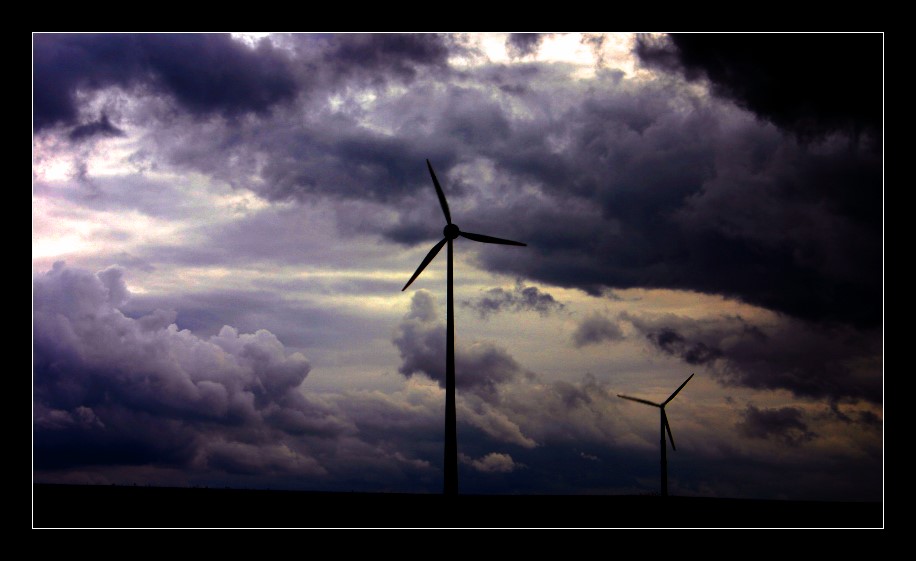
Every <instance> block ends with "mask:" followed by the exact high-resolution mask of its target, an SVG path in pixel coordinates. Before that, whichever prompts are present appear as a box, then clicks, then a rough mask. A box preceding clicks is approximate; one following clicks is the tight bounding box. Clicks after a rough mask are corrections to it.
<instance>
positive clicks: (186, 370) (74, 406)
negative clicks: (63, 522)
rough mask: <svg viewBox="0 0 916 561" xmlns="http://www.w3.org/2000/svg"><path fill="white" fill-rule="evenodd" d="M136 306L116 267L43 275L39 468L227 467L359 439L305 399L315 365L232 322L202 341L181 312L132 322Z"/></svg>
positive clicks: (305, 467) (302, 457)
mask: <svg viewBox="0 0 916 561" xmlns="http://www.w3.org/2000/svg"><path fill="white" fill-rule="evenodd" d="M128 298H129V292H128V290H127V287H126V285H125V283H124V280H123V278H122V272H121V270H120V269H117V268H109V269H106V270H104V271H101V272H99V273H97V274H92V273H89V272H88V271H85V270H81V269H72V268H68V267H66V266H64V265H63V263H57V264H56V265H55V266H54V268H53V269H52V270H51V271H49V272H47V273H46V274H44V275H40V276H38V277H36V278H35V279H34V331H33V337H34V355H33V359H34V399H35V465H36V467H37V468H39V469H44V468H61V467H66V466H80V465H88V466H91V465H139V464H154V465H169V466H174V467H179V468H195V467H196V468H200V467H202V466H206V465H208V463H210V462H212V465H211V466H210V467H212V468H215V469H228V466H230V465H236V466H241V465H244V464H245V463H246V462H247V461H248V460H246V459H245V458H246V457H247V456H249V455H250V454H251V453H253V452H252V451H253V450H254V449H256V448H259V447H263V448H264V453H265V454H266V455H267V456H270V455H271V454H274V453H275V452H276V449H275V443H276V442H277V441H278V440H283V439H284V438H291V437H309V438H317V439H319V440H320V439H328V438H330V439H333V438H336V437H337V436H339V435H341V434H345V433H347V432H348V431H352V425H350V423H349V422H348V421H347V420H346V419H343V418H342V416H341V415H340V413H339V412H338V411H336V410H335V409H334V408H333V407H332V406H330V405H328V404H326V403H323V402H321V401H320V400H316V399H313V398H309V397H307V396H306V395H305V394H303V393H301V392H299V391H298V389H297V388H298V387H299V385H300V384H301V383H302V382H303V380H305V377H306V376H307V375H308V373H309V370H310V369H311V367H310V365H309V363H308V361H307V360H306V359H305V358H304V357H303V356H302V355H300V354H298V353H293V354H290V353H288V352H287V351H286V349H285V348H284V346H283V344H282V343H281V342H280V341H279V340H278V339H277V338H276V337H275V336H274V335H273V334H272V333H270V332H268V331H265V330H259V331H257V332H255V333H250V334H240V333H238V331H236V330H235V329H233V328H231V327H228V326H225V327H223V328H222V329H221V330H220V332H219V334H218V335H215V336H212V337H210V338H208V339H202V338H199V337H197V336H195V335H193V334H191V332H189V331H186V330H179V329H178V328H177V326H176V325H175V324H174V323H171V322H172V321H174V319H175V317H176V315H175V313H174V312H170V311H165V310H157V311H155V312H153V313H151V314H149V315H146V316H144V317H142V318H139V319H132V318H129V317H126V316H125V315H123V314H122V313H121V312H120V310H119V308H120V307H122V306H123V305H124V304H125V303H126V301H127V300H128ZM236 452H237V454H236ZM285 457H286V459H287V463H286V464H285V465H286V466H287V468H288V469H287V472H288V473H295V472H296V469H295V468H296V466H297V465H298V466H299V467H301V468H302V473H308V474H315V473H320V472H321V469H322V468H321V466H320V464H318V463H317V462H316V460H314V459H313V458H311V457H310V456H309V455H308V453H307V452H306V449H305V448H302V447H300V448H299V449H298V450H296V449H287V450H286V452H285ZM232 458H234V460H233V459H232ZM233 461H234V462H236V463H235V464H232V462H233ZM278 465H279V464H276V463H270V465H269V466H268V467H269V469H278V467H277V466H278ZM265 469H266V468H265Z"/></svg>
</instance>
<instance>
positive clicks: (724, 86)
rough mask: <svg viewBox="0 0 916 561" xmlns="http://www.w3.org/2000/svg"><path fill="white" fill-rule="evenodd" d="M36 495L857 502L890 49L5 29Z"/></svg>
mask: <svg viewBox="0 0 916 561" xmlns="http://www.w3.org/2000/svg"><path fill="white" fill-rule="evenodd" d="M32 47H33V51H32V57H33V80H32V91H33V105H32V115H33V137H32V278H33V292H32V297H33V372H32V379H33V397H32V403H33V418H34V423H33V426H34V431H33V437H34V438H33V452H34V453H33V474H34V478H35V480H36V481H40V482H75V483H100V484H108V483H119V484H131V483H137V484H151V485H179V486H185V485H220V486H222V485H230V486H234V487H271V488H289V489H314V490H346V491H350V490H357V491H410V492H432V493H435V492H441V489H442V457H443V424H444V390H443V388H442V385H441V384H442V382H443V379H444V369H445V367H444V363H445V357H444V354H445V259H444V257H445V256H444V253H443V254H442V255H441V256H440V257H439V258H438V259H437V260H436V261H434V262H433V263H432V264H431V265H430V266H429V267H428V268H427V269H426V270H425V271H424V273H423V274H422V275H421V276H420V277H419V278H418V279H417V280H416V281H415V282H414V283H413V284H412V285H411V286H410V288H408V290H407V291H404V292H402V291H401V288H402V287H403V286H404V283H406V282H407V280H408V279H409V278H410V276H411V274H412V273H413V272H414V270H415V269H416V267H417V266H418V265H419V263H420V262H421V261H422V259H423V257H424V256H425V255H426V253H427V252H428V251H429V249H430V248H431V247H432V246H433V245H434V244H435V243H436V242H437V241H438V240H440V239H441V237H442V227H443V226H444V225H445V221H444V218H443V216H442V211H441V209H440V208H439V204H438V201H437V198H436V193H435V190H434V189H433V185H432V182H431V180H430V177H429V174H428V172H427V169H426V162H425V160H426V159H429V160H430V161H431V163H432V165H433V166H434V168H435V170H436V173H437V175H438V177H439V180H440V182H441V183H442V186H443V189H444V191H445V194H446V196H447V197H448V201H449V205H450V207H451V214H452V218H453V221H454V222H455V223H456V224H458V226H459V227H461V228H462V230H465V231H471V232H478V233H483V234H489V235H493V236H498V237H503V238H509V239H514V240H519V241H522V242H526V243H527V244H528V245H527V247H513V246H501V245H484V244H477V243H473V242H471V241H469V240H466V239H463V238H461V239H459V240H457V241H456V242H455V292H456V295H455V297H456V334H457V335H456V355H457V356H456V364H457V388H458V445H459V457H460V461H461V465H460V467H459V481H460V482H459V485H460V489H461V491H462V492H467V493H600V494H648V493H655V492H658V489H659V467H658V457H659V439H658V435H659V425H658V412H657V410H655V409H654V408H651V407H647V406H644V405H641V404H639V403H634V402H632V401H627V400H622V399H619V398H617V397H616V394H618V393H622V394H627V395H633V396H638V397H642V398H645V399H648V400H651V401H662V400H664V399H665V398H666V397H667V396H668V395H669V394H670V393H671V392H672V391H674V389H675V388H677V387H678V385H680V384H681V383H682V382H683V381H684V380H685V379H686V378H687V376H689V375H690V374H691V373H696V376H695V377H694V378H693V379H692V380H691V381H690V383H689V384H687V386H686V387H685V388H684V389H683V391H682V392H681V393H680V394H679V395H678V396H677V398H676V399H675V400H674V401H672V402H671V403H670V404H669V405H668V407H667V414H668V418H669V421H670V424H671V429H672V432H673V437H674V441H675V444H676V445H677V451H676V452H669V454H668V459H669V489H670V492H671V493H672V494H678V495H696V496H722V497H748V498H789V499H826V500H881V498H882V496H883V391H884V388H883V317H884V306H883V287H884V280H883V272H884V265H883V259H884V249H883V235H884V229H883V201H884V195H883V193H884V189H883V36H882V35H880V34H868V35H817V36H805V35H791V36H781V35H752V36H741V35H713V36H703V35H691V36H675V37H669V36H664V35H640V36H634V35H600V34H540V35H537V34H526V35H510V34H486V35H459V34H453V35H434V34H425V35H396V34H386V35H353V34H342V35H316V34H304V35H269V36H262V35H50V34H36V35H33V41H32Z"/></svg>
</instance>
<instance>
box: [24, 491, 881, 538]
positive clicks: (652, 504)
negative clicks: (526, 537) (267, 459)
mask: <svg viewBox="0 0 916 561" xmlns="http://www.w3.org/2000/svg"><path fill="white" fill-rule="evenodd" d="M883 516H884V509H883V505H882V504H881V503H851V502H809V501H761V500H745V499H709V498H695V497H668V498H667V499H665V498H661V497H653V496H578V495H577V496H553V495H536V496H531V495H526V496H493V495H461V496H458V497H444V496H441V495H410V494H396V493H391V494H386V493H312V492H305V491H264V490H243V489H211V488H191V489H188V488H169V487H119V486H91V485H86V486H83V485H33V502H32V525H33V527H36V528H54V527H76V528H89V527H105V528H119V527H142V528H151V527H154V528H159V527H193V528H212V527H234V528H237V527H248V528H252V527H258V528H260V527H297V528H353V527H359V528H364V527H378V528H430V527H433V528H435V527H446V528H469V527H483V528H494V527H508V528H517V527H527V528H532V527H534V528H545V527H547V528H566V527H580V528H657V527H664V528H670V527H674V528H881V527H883V526H884V518H883Z"/></svg>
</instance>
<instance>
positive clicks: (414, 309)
mask: <svg viewBox="0 0 916 561" xmlns="http://www.w3.org/2000/svg"><path fill="white" fill-rule="evenodd" d="M393 343H394V345H395V346H396V347H397V348H398V351H399V352H400V353H401V366H400V367H399V368H398V371H399V372H400V373H401V374H403V375H405V376H408V377H410V376H413V375H414V374H425V375H426V376H428V377H429V378H430V379H432V380H435V381H436V382H438V383H439V385H440V386H442V387H445V323H443V322H441V321H440V320H439V316H438V312H437V311H436V302H435V300H434V299H433V296H432V295H431V294H430V293H429V292H427V291H425V290H418V291H417V292H416V293H415V294H414V296H413V299H412V300H411V304H410V312H408V313H407V315H406V316H404V319H403V320H402V321H401V324H400V325H399V326H398V328H397V331H396V334H395V337H394V340H393ZM455 370H456V372H457V373H458V374H456V377H455V387H456V388H457V389H458V390H459V391H460V390H466V391H469V392H471V393H473V394H474V395H477V396H478V397H481V398H483V399H485V400H487V401H495V400H498V399H499V386H500V385H501V384H505V383H507V382H510V381H512V380H514V379H516V378H518V377H519V376H524V375H528V376H530V375H531V374H530V373H529V372H526V371H525V369H523V368H522V367H521V366H520V365H519V364H518V363H517V362H516V361H515V359H514V358H512V356H511V355H510V354H509V353H508V352H506V351H505V350H504V349H502V348H500V347H498V346H496V345H494V344H492V343H487V342H477V343H472V344H470V345H466V346H465V345H462V346H461V347H458V348H456V349H455Z"/></svg>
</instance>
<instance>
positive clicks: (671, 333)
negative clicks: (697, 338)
mask: <svg viewBox="0 0 916 561" xmlns="http://www.w3.org/2000/svg"><path fill="white" fill-rule="evenodd" d="M646 338H647V339H649V340H650V341H652V342H653V343H654V344H655V346H656V347H658V348H659V349H661V350H662V351H664V352H666V353H668V354H669V355H674V356H676V357H679V358H681V359H683V360H684V362H686V363H687V364H706V363H708V362H712V361H714V360H716V359H717V358H719V357H721V356H722V351H720V350H719V349H717V348H715V347H710V346H708V345H706V343H703V342H689V341H687V340H686V339H684V337H682V336H681V335H680V334H679V333H678V332H677V331H675V330H673V329H670V328H662V329H659V330H658V331H652V332H649V333H646Z"/></svg>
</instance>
